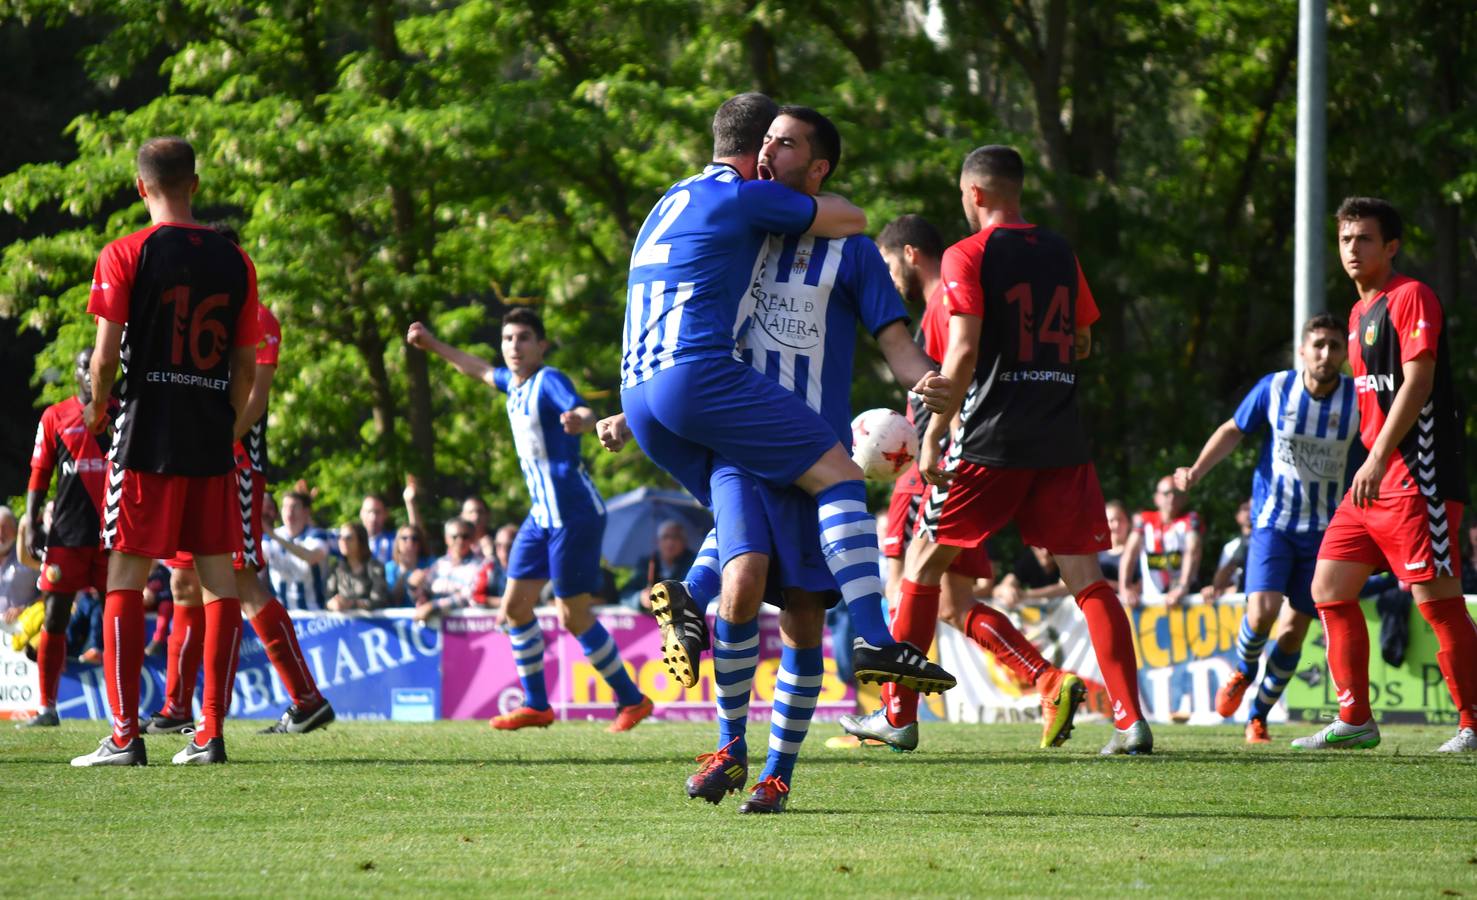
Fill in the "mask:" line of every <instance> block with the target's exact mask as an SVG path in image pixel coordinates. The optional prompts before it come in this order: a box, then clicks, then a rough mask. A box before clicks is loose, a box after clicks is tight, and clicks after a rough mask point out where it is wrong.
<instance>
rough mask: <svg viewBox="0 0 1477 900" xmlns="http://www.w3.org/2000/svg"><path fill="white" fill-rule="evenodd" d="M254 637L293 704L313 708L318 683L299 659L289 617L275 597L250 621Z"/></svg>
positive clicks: (317, 698) (318, 699) (320, 698)
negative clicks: (263, 650)
mask: <svg viewBox="0 0 1477 900" xmlns="http://www.w3.org/2000/svg"><path fill="white" fill-rule="evenodd" d="M251 627H252V628H253V629H254V630H255V631H256V636H257V637H259V638H261V641H262V647H264V648H265V649H266V651H267V658H268V659H270V660H271V661H272V667H273V668H275V669H276V670H277V677H278V678H281V679H282V684H283V685H284V686H285V687H286V688H287V694H288V696H290V697H291V698H292V702H293V705H295V706H296V707H297V708H298V709H313V708H314V707H316V706H317V705H318V704H320V703H322V702H323V696H322V695H321V694H319V693H318V684H317V682H315V681H314V680H313V673H312V672H310V671H308V661H307V660H305V659H303V651H302V648H301V647H299V646H298V643H297V632H296V631H294V630H293V628H292V617H291V616H289V615H288V614H287V610H286V609H283V608H282V604H281V603H278V602H277V601H276V599H272V600H269V601H268V602H267V605H266V606H263V607H262V611H261V612H259V613H257V615H256V617H255V618H254V619H252V620H251Z"/></svg>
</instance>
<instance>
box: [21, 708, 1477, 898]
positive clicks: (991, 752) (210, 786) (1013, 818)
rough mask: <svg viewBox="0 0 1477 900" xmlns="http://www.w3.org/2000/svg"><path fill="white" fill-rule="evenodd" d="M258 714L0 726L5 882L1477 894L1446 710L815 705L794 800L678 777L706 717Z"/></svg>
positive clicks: (371, 889) (332, 889)
mask: <svg viewBox="0 0 1477 900" xmlns="http://www.w3.org/2000/svg"><path fill="white" fill-rule="evenodd" d="M764 725H765V726H767V721H766V722H765V723H764ZM253 726H257V723H254V722H236V721H232V722H231V723H229V724H228V726H227V731H226V738H227V741H228V749H229V752H230V754H231V763H230V764H229V765H227V766H221V767H215V768H184V767H175V766H172V765H170V764H169V759H170V756H171V755H173V753H174V752H175V751H176V750H177V749H179V747H180V746H182V745H183V744H182V742H183V740H184V739H183V738H178V737H175V736H170V737H167V738H164V737H151V738H149V739H148V740H149V752H150V760H151V763H152V764H151V765H150V767H148V768H145V769H72V768H70V767H68V766H67V760H68V759H69V758H70V757H72V756H73V755H76V754H80V753H83V752H86V751H88V750H90V749H91V748H92V747H93V746H95V745H96V741H97V739H98V738H99V737H101V735H102V734H103V732H104V729H103V727H102V726H101V725H100V724H99V723H69V724H67V725H66V726H64V727H63V728H61V729H56V730H46V731H42V732H39V733H30V732H28V733H18V732H14V731H11V730H10V729H9V728H8V726H7V727H6V729H5V731H6V732H8V733H6V734H3V735H0V783H3V784H4V786H5V789H6V793H7V795H8V796H9V798H10V801H11V803H10V807H9V810H8V811H7V812H6V814H5V815H4V826H3V829H0V835H3V844H0V846H3V847H4V850H3V854H4V860H5V875H6V877H5V878H4V879H3V880H0V894H14V895H22V894H23V895H30V896H52V895H57V894H63V895H72V894H79V895H80V894H89V895H94V896H95V895H97V894H99V893H101V892H103V891H106V892H107V893H108V894H110V895H111V894H116V893H118V892H120V891H122V892H133V893H150V894H196V895H199V894H208V895H263V894H271V895H293V896H304V895H305V896H325V895H340V896H342V895H350V894H361V893H385V894H391V893H393V894H443V893H458V894H467V895H476V894H482V895H486V894H509V895H520V896H528V895H575V896H590V895H597V894H598V895H620V896H652V895H679V896H697V895H720V896H721V895H730V896H732V895H738V896H815V895H821V894H831V895H836V894H850V895H859V896H879V895H882V896H901V895H911V896H921V895H952V896H958V895H970V894H977V895H984V894H995V895H999V894H1006V895H1021V894H1031V895H1050V896H1072V897H1076V896H1085V895H1093V896H1123V895H1125V894H1139V895H1144V896H1163V895H1200V896H1232V895H1235V896H1245V895H1249V894H1255V895H1263V896H1343V897H1347V896H1372V895H1405V896H1426V897H1435V896H1442V895H1446V896H1453V895H1465V896H1474V895H1477V758H1472V757H1464V758H1448V757H1437V756H1435V755H1433V754H1432V753H1431V752H1430V751H1431V750H1432V749H1433V748H1435V747H1436V746H1437V745H1439V743H1440V742H1441V741H1442V740H1444V739H1445V738H1446V737H1448V736H1449V735H1450V729H1446V728H1424V727H1391V728H1389V729H1387V730H1386V732H1385V742H1384V744H1382V745H1381V746H1380V747H1379V748H1378V749H1377V750H1375V751H1369V752H1357V751H1350V752H1347V753H1343V754H1339V755H1334V756H1313V755H1307V754H1300V753H1297V752H1295V751H1293V750H1291V749H1290V748H1287V747H1286V745H1285V743H1283V742H1282V741H1283V739H1285V738H1289V737H1292V736H1294V735H1295V734H1302V733H1305V732H1306V731H1307V730H1308V729H1307V728H1305V727H1293V726H1282V727H1281V728H1280V729H1276V730H1275V731H1274V735H1275V736H1276V737H1277V738H1278V739H1279V742H1278V743H1277V744H1274V745H1272V746H1271V747H1263V748H1251V749H1249V748H1246V747H1244V746H1242V744H1241V741H1240V730H1239V729H1232V728H1229V727H1227V728H1194V729H1192V728H1186V727H1179V728H1175V727H1171V726H1160V727H1159V728H1158V730H1157V738H1158V743H1159V746H1160V750H1161V752H1160V753H1159V754H1158V755H1156V756H1154V757H1151V758H1137V759H1135V758H1123V757H1119V758H1110V759H1100V758H1098V757H1097V756H1096V751H1097V749H1098V747H1099V746H1100V745H1101V744H1102V743H1103V741H1105V740H1106V738H1107V735H1108V729H1107V726H1105V725H1096V726H1079V728H1078V729H1077V734H1076V737H1075V738H1074V739H1073V740H1072V742H1071V743H1070V744H1068V745H1067V746H1066V747H1064V748H1062V749H1060V750H1053V751H1041V750H1037V749H1034V748H1035V741H1036V736H1037V732H1036V729H1035V728H1034V727H1031V726H1025V725H1022V726H1014V725H995V726H973V725H938V724H929V725H926V726H925V730H924V734H923V745H922V748H921V749H920V751H919V752H917V753H913V754H908V755H902V754H895V753H892V752H890V751H887V750H885V749H884V750H876V749H872V750H865V751H855V750H852V751H838V750H829V749H827V748H826V747H824V746H823V742H824V740H825V738H827V737H829V736H831V735H833V734H835V733H837V728H836V726H835V725H834V724H832V723H818V724H817V726H816V728H815V729H814V731H813V732H812V738H811V740H810V741H809V742H808V743H807V746H806V750H805V753H804V754H802V756H801V759H800V766H799V768H798V770H797V772H796V781H795V784H794V791H793V793H792V794H791V804H790V810H789V812H788V813H786V814H784V815H782V816H773V817H760V816H740V815H739V814H738V811H737V810H738V805H737V798H736V797H735V798H731V799H730V801H729V802H726V803H724V804H723V805H722V806H718V807H714V806H710V805H708V804H706V803H703V802H701V801H692V800H688V799H687V797H686V795H685V794H684V793H683V790H682V783H683V779H684V778H685V777H686V776H687V775H688V774H689V772H690V771H691V770H692V763H691V758H692V755H693V754H694V753H697V752H700V751H702V750H707V749H710V736H711V733H712V732H711V727H710V726H706V725H687V724H683V725H676V724H664V723H654V724H643V725H642V726H640V727H639V728H637V729H636V730H635V731H634V732H632V733H630V734H626V735H610V734H606V733H605V732H604V731H603V730H602V729H601V728H600V727H598V726H596V725H593V724H583V723H581V724H562V725H556V726H554V727H553V728H551V729H549V730H548V731H543V732H519V733H515V734H499V733H493V732H491V731H489V730H488V729H487V728H486V727H485V726H484V725H481V724H479V723H462V722H440V723H436V724H432V725H395V724H358V723H341V724H337V725H334V726H333V727H331V728H329V729H327V730H326V731H324V732H321V733H315V734H311V735H306V736H302V737H292V736H258V735H256V734H254V733H252V732H253V731H254V728H253ZM765 735H766V732H765V731H764V730H762V729H761V728H760V727H758V724H757V723H756V725H755V727H754V728H753V729H752V730H751V732H750V741H751V744H752V745H753V746H754V747H756V748H759V747H762V746H763V745H764V743H765V740H766V737H765ZM755 772H756V773H757V768H756V769H755ZM751 783H752V782H751Z"/></svg>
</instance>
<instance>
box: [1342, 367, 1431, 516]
mask: <svg viewBox="0 0 1477 900" xmlns="http://www.w3.org/2000/svg"><path fill="white" fill-rule="evenodd" d="M1400 371H1401V374H1402V375H1404V377H1405V381H1404V383H1403V384H1401V385H1400V389H1399V390H1398V391H1396V392H1395V399H1394V401H1392V402H1391V403H1390V411H1389V413H1387V414H1386V416H1385V424H1384V426H1383V427H1382V428H1380V434H1379V437H1377V438H1375V439H1374V446H1372V447H1370V448H1369V456H1368V457H1367V458H1366V459H1365V460H1364V465H1362V466H1360V467H1359V471H1357V472H1355V473H1354V480H1353V482H1352V483H1351V484H1350V485H1349V499H1351V500H1353V501H1354V505H1355V506H1368V505H1369V504H1370V503H1372V502H1373V501H1375V500H1378V499H1379V498H1380V481H1381V480H1382V479H1383V478H1384V477H1385V469H1386V468H1387V467H1388V466H1389V463H1390V455H1391V454H1392V453H1394V452H1395V448H1396V447H1398V446H1400V442H1401V441H1403V440H1405V435H1406V434H1407V433H1408V432H1409V431H1410V428H1411V426H1412V425H1414V424H1415V420H1416V418H1417V417H1419V416H1420V414H1421V407H1423V406H1425V405H1426V401H1427V400H1429V399H1430V398H1431V388H1432V386H1433V385H1435V383H1436V357H1435V355H1434V354H1431V353H1422V354H1421V355H1419V356H1417V357H1416V358H1415V359H1412V360H1410V361H1409V362H1407V363H1405V364H1403V365H1402V366H1401V367H1400Z"/></svg>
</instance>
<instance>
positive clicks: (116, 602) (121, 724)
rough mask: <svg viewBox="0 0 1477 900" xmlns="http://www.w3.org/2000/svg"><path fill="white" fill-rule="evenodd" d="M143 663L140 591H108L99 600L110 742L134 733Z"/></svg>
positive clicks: (129, 737)
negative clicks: (109, 721)
mask: <svg viewBox="0 0 1477 900" xmlns="http://www.w3.org/2000/svg"><path fill="white" fill-rule="evenodd" d="M143 664H144V593H143V591H108V596H107V599H106V600H105V601H104V602H103V678H104V679H106V680H107V683H108V706H109V707H110V708H111V709H112V711H113V743H114V744H115V745H117V746H119V747H127V746H128V745H129V744H130V743H131V742H132V741H133V739H134V738H135V737H137V736H138V692H139V670H140V669H141V668H142V667H143Z"/></svg>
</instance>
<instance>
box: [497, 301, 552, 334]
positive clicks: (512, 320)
mask: <svg viewBox="0 0 1477 900" xmlns="http://www.w3.org/2000/svg"><path fill="white" fill-rule="evenodd" d="M509 325H526V326H528V327H529V328H532V329H533V333H534V335H535V336H537V337H538V339H539V340H541V341H542V340H545V337H544V320H543V318H542V317H540V316H539V314H538V313H536V312H534V311H533V310H531V309H529V308H528V307H526V306H515V307H513V308H512V309H510V310H508V311H507V312H505V313H503V327H504V328H506V327H508V326H509Z"/></svg>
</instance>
